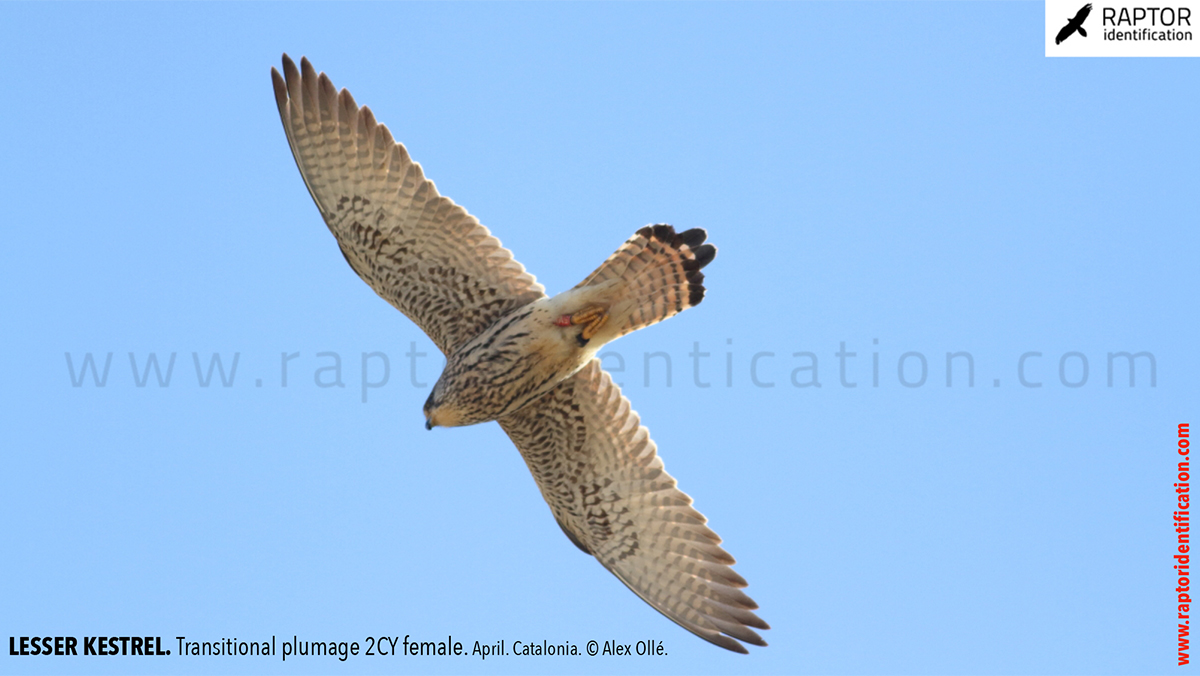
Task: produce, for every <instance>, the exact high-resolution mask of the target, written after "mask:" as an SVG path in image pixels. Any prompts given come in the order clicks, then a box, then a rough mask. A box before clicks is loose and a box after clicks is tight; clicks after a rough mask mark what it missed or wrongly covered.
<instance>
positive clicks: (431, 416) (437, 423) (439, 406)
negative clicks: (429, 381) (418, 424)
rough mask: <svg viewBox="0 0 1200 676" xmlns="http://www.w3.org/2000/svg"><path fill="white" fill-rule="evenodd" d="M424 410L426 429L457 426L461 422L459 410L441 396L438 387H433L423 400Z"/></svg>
mask: <svg viewBox="0 0 1200 676" xmlns="http://www.w3.org/2000/svg"><path fill="white" fill-rule="evenodd" d="M438 385H441V383H438ZM424 412H425V429H427V430H431V429H433V428H435V427H458V426H459V425H462V424H463V422H462V415H461V414H460V412H459V411H458V410H457V408H456V407H455V406H454V405H453V404H451V403H450V402H447V401H446V400H445V399H444V398H443V397H442V395H441V393H440V391H439V388H438V387H434V388H433V391H432V392H430V393H429V398H428V399H426V400H425V407H424Z"/></svg>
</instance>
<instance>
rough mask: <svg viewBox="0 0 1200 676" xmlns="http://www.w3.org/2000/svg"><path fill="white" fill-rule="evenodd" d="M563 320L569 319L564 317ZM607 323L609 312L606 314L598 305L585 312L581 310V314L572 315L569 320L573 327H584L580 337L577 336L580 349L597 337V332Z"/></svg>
mask: <svg viewBox="0 0 1200 676" xmlns="http://www.w3.org/2000/svg"><path fill="white" fill-rule="evenodd" d="M563 319H568V318H567V317H566V316H564V317H563ZM607 321H608V312H606V311H605V309H604V308H603V307H600V306H598V305H594V306H592V307H590V308H587V309H585V310H580V311H579V312H576V313H575V314H573V315H571V316H570V318H569V322H570V323H571V324H573V325H580V324H583V325H584V327H583V331H581V332H580V333H579V335H578V336H575V340H576V341H577V342H578V343H579V345H580V347H582V346H584V345H587V344H588V341H589V340H591V339H592V338H593V337H594V336H595V335H596V332H598V331H599V330H600V328H601V327H602V326H604V323H605V322H607ZM562 325H563V324H562V323H559V326H562Z"/></svg>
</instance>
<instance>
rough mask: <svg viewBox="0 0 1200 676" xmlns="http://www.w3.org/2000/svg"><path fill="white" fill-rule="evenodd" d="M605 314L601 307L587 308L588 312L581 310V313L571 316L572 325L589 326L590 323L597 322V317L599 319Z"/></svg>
mask: <svg viewBox="0 0 1200 676" xmlns="http://www.w3.org/2000/svg"><path fill="white" fill-rule="evenodd" d="M603 314H604V308H602V307H600V306H599V305H593V306H592V307H590V308H587V309H586V310H580V311H579V312H576V313H575V314H573V315H571V323H572V324H587V323H589V322H593V321H595V320H596V318H597V317H599V316H601V315H603Z"/></svg>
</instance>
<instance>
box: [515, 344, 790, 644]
mask: <svg viewBox="0 0 1200 676" xmlns="http://www.w3.org/2000/svg"><path fill="white" fill-rule="evenodd" d="M499 422H500V426H501V427H503V428H504V431H505V432H507V433H508V436H509V438H511V439H512V441H513V443H515V444H516V445H517V449H518V450H520V451H521V455H522V456H523V457H524V458H525V462H526V464H527V465H528V466H529V470H530V471H531V472H532V473H533V478H534V480H535V481H536V482H537V485H538V488H540V489H541V491H542V496H543V497H544V498H545V499H546V502H547V503H549V504H550V511H551V512H553V513H554V518H555V519H557V520H558V524H559V526H561V527H562V529H563V531H564V532H565V533H566V534H567V537H568V538H570V539H571V541H572V542H574V543H575V545H576V546H578V547H579V548H580V549H582V550H584V551H585V552H587V553H589V554H593V555H595V557H596V558H597V559H598V560H599V561H600V563H601V564H603V565H604V567H605V568H608V569H609V570H610V571H612V573H613V574H614V575H616V576H617V578H618V579H620V580H621V582H624V583H625V585H626V586H628V587H629V588H630V589H631V590H633V592H634V593H636V594H637V595H638V596H640V597H642V599H644V600H645V601H646V602H647V603H649V604H650V605H651V606H653V607H654V608H655V609H656V610H658V611H659V612H661V613H662V614H664V615H666V616H667V617H668V618H670V619H672V620H674V621H675V622H676V623H678V624H679V625H680V626H682V627H683V628H684V629H687V630H688V631H690V632H692V633H694V634H696V635H697V636H699V637H700V638H703V639H704V640H706V641H710V642H712V643H715V644H716V645H719V646H721V647H723V648H726V649H728V650H733V651H735V652H741V653H744V652H746V648H745V647H744V646H743V645H742V644H741V643H739V641H744V642H746V643H750V644H753V645H760V646H765V645H766V642H764V641H763V639H762V637H761V636H759V635H758V633H757V632H755V631H754V629H752V627H754V628H758V629H767V628H768V626H767V623H766V622H763V621H762V620H761V619H759V617H758V616H757V615H755V614H754V613H753V612H752V611H753V610H754V609H756V608H758V605H757V604H756V603H754V601H752V600H751V599H750V597H749V596H746V594H745V593H743V592H742V588H743V587H745V586H746V581H745V580H744V579H742V576H740V575H738V574H737V573H735V572H734V571H733V569H732V568H730V567H729V566H730V565H731V564H733V562H734V560H733V557H732V556H730V555H729V554H728V553H726V552H725V550H724V549H722V548H721V547H720V542H721V538H719V537H717V534H716V533H714V532H713V531H712V530H711V529H709V528H708V527H707V526H706V525H704V524H705V518H704V516H703V515H701V514H700V512H698V511H696V510H695V509H694V508H692V506H691V504H692V499H691V498H689V497H688V496H687V494H685V493H684V492H683V491H680V490H679V489H678V488H676V487H675V479H673V478H672V477H671V475H669V474H667V472H666V470H664V469H663V463H662V460H660V459H659V458H658V455H657V453H656V451H655V448H656V447H655V445H654V442H653V441H651V440H650V434H649V432H648V431H647V430H646V428H645V427H642V426H641V424H640V423H639V420H638V415H637V413H635V412H634V411H633V409H632V408H630V406H629V400H628V399H626V398H625V397H624V396H622V395H621V390H620V388H618V387H617V386H616V385H615V384H614V383H613V382H612V378H611V377H609V375H608V373H606V372H605V371H604V370H603V369H602V368H600V362H599V360H595V359H593V360H592V361H591V362H589V363H588V364H587V365H586V366H584V367H583V369H582V370H580V371H579V372H578V373H576V374H575V375H574V376H571V377H570V378H568V379H566V380H565V381H563V382H562V383H561V384H560V385H558V386H557V387H555V388H554V389H553V390H551V391H550V392H547V393H546V394H545V395H544V396H543V397H542V398H541V399H539V400H537V401H534V402H531V403H529V404H528V405H526V406H525V407H523V408H521V409H520V410H518V411H517V412H516V413H513V414H511V415H509V416H506V417H504V418H501V419H500V420H499ZM735 639H736V640H735Z"/></svg>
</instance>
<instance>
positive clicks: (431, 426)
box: [425, 420, 433, 430]
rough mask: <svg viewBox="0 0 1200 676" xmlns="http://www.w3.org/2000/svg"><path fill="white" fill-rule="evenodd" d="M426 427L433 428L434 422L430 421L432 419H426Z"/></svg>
mask: <svg viewBox="0 0 1200 676" xmlns="http://www.w3.org/2000/svg"><path fill="white" fill-rule="evenodd" d="M425 429H427V430H431V429H433V423H432V422H430V421H428V420H426V421H425Z"/></svg>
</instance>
